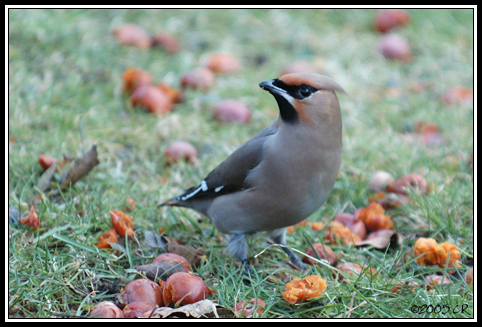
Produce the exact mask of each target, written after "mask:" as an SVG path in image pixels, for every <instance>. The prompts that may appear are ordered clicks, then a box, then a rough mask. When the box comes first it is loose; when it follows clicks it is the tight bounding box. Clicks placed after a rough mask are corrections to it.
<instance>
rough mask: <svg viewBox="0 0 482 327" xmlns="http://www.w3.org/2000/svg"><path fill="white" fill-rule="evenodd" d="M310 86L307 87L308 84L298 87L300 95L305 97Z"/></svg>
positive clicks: (309, 92) (308, 92)
mask: <svg viewBox="0 0 482 327" xmlns="http://www.w3.org/2000/svg"><path fill="white" fill-rule="evenodd" d="M311 93H312V92H311V88H310V87H308V86H301V87H300V95H301V96H302V97H303V98H307V97H309V96H310V95H311Z"/></svg>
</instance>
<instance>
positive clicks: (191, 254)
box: [162, 235, 201, 266]
mask: <svg viewBox="0 0 482 327" xmlns="http://www.w3.org/2000/svg"><path fill="white" fill-rule="evenodd" d="M162 239H163V241H164V242H166V248H167V251H166V252H170V253H175V254H179V255H180V256H183V257H184V258H186V260H187V262H189V264H191V265H195V266H196V265H199V263H200V262H201V251H199V250H198V249H194V248H192V247H189V246H185V245H181V244H179V243H178V242H176V241H175V240H173V239H172V238H169V237H168V236H166V235H162Z"/></svg>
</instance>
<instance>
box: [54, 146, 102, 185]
mask: <svg viewBox="0 0 482 327" xmlns="http://www.w3.org/2000/svg"><path fill="white" fill-rule="evenodd" d="M98 163H99V160H98V159H97V145H96V144H94V145H92V148H90V150H89V151H87V152H86V153H85V154H84V155H83V156H81V157H78V158H77V159H75V160H74V162H72V165H70V168H69V170H67V171H66V172H65V173H63V174H62V176H61V177H60V181H59V183H60V187H61V188H66V187H68V186H69V185H74V184H75V182H77V181H78V180H79V179H81V178H82V177H83V176H84V175H86V174H87V173H88V172H89V171H90V170H91V169H92V168H94V167H95V166H96V165H97V164H98Z"/></svg>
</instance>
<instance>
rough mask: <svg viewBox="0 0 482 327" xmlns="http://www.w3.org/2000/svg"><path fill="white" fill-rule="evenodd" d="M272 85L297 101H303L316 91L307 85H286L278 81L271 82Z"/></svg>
mask: <svg viewBox="0 0 482 327" xmlns="http://www.w3.org/2000/svg"><path fill="white" fill-rule="evenodd" d="M273 85H274V86H276V87H279V88H280V89H283V90H285V91H286V92H287V93H288V94H289V95H291V96H292V97H293V98H295V99H297V100H303V99H306V98H309V97H310V96H311V95H312V94H313V93H315V92H316V91H318V90H317V89H315V88H314V87H312V86H310V85H307V84H301V85H288V84H286V83H285V82H283V81H281V80H279V79H275V80H274V81H273Z"/></svg>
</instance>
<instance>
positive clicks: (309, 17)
mask: <svg viewBox="0 0 482 327" xmlns="http://www.w3.org/2000/svg"><path fill="white" fill-rule="evenodd" d="M378 11H379V10H377V9H344V10H343V9H303V10H302V9H229V10H227V9H77V10H72V9H70V10H68V9H10V10H8V18H9V23H8V28H9V30H8V55H9V61H8V69H9V71H8V95H9V97H8V140H7V142H8V197H7V200H8V207H9V213H10V212H13V211H18V216H19V217H24V216H26V215H27V214H28V212H29V210H30V206H31V204H32V203H34V209H35V211H36V212H37V214H38V216H39V219H40V222H41V225H40V226H39V228H38V230H35V229H34V228H32V227H29V226H25V225H23V224H20V223H18V222H17V220H18V219H15V217H13V218H12V219H9V220H7V222H6V225H7V223H8V226H6V230H5V231H6V233H7V235H6V237H5V239H8V253H6V257H7V258H8V262H6V264H7V263H8V281H7V283H8V296H7V301H8V309H7V310H8V314H6V315H8V317H10V318H54V317H69V316H81V317H86V316H87V315H88V313H89V309H90V308H92V307H93V306H95V305H96V304H97V303H99V302H101V301H103V300H112V301H115V296H116V295H117V294H118V293H119V292H120V290H121V289H122V288H123V287H124V286H125V285H127V283H128V282H130V281H132V280H133V279H134V278H138V277H139V275H138V274H137V273H136V272H135V267H137V266H139V265H142V264H146V263H150V262H151V261H152V260H153V259H154V258H155V257H156V256H158V255H159V254H161V253H162V252H163V250H162V248H157V247H152V244H148V242H147V241H146V237H145V235H146V234H145V233H146V232H147V231H152V232H154V233H156V234H157V233H159V231H161V232H162V233H163V234H165V235H167V236H169V237H171V238H173V239H177V240H178V241H179V242H182V243H183V244H184V245H186V246H189V247H193V248H196V249H199V250H200V252H201V253H202V257H201V262H200V263H199V264H198V265H196V266H194V267H193V270H194V273H195V274H197V275H198V276H200V277H202V278H203V279H204V280H205V282H206V284H207V285H208V286H209V288H211V289H212V290H214V291H216V292H217V294H212V295H211V296H210V299H211V300H213V301H214V302H215V303H217V304H219V305H220V306H222V307H225V308H228V309H232V308H233V307H234V305H235V303H237V302H240V301H242V300H249V299H250V298H260V299H262V300H263V301H264V302H265V309H264V311H263V312H262V313H261V314H260V315H258V316H257V317H260V318H348V317H349V318H474V293H473V291H474V289H473V287H472V286H471V285H468V284H467V283H466V281H465V279H464V276H465V273H466V272H467V271H468V270H469V269H470V268H471V267H472V266H473V265H474V168H473V164H471V160H473V159H471V156H473V154H474V104H473V101H460V100H458V99H455V100H453V101H447V100H446V98H444V96H446V94H447V92H449V91H450V90H451V89H453V88H454V87H463V88H465V89H470V90H472V89H473V88H474V56H473V54H474V33H473V31H474V11H473V9H407V10H406V11H407V12H408V13H409V15H410V17H411V19H410V21H409V22H408V23H407V24H406V25H404V26H400V27H397V28H395V29H394V30H393V32H394V33H397V34H398V35H401V36H402V37H403V38H405V39H406V40H407V42H408V44H409V46H410V49H411V58H410V60H406V61H403V60H402V61H400V60H396V59H389V58H386V57H384V56H383V55H382V54H381V53H380V51H379V49H378V42H379V39H380V38H381V37H382V35H383V34H382V33H380V32H378V31H377V30H376V29H375V27H374V21H375V16H376V15H377V13H378ZM125 23H132V24H136V25H138V26H141V27H142V28H144V29H145V30H146V31H147V32H148V33H149V34H150V35H154V34H155V33H157V32H159V31H164V32H166V33H169V34H171V35H172V36H173V37H175V38H176V39H177V40H178V41H179V43H180V49H179V51H178V52H176V53H173V54H170V53H168V52H167V51H166V50H165V49H163V48H162V47H155V48H149V49H142V48H138V47H134V46H126V45H120V44H119V42H117V40H116V38H115V37H114V35H113V34H112V33H111V32H112V30H113V29H114V28H115V27H117V26H119V25H121V24H125ZM215 52H228V53H231V54H233V55H234V56H236V57H237V58H238V59H239V61H240V63H241V69H240V70H239V72H236V73H234V74H219V73H218V74H216V75H215V79H214V82H213V85H212V86H211V87H210V88H209V89H207V90H195V89H189V88H187V89H185V90H184V96H185V99H184V101H183V102H182V103H179V104H176V105H175V106H174V109H173V111H172V112H170V113H167V114H164V115H160V116H159V115H154V114H152V113H150V112H148V111H147V110H145V109H144V108H142V107H139V106H132V104H131V103H130V100H129V97H128V96H127V95H126V94H125V93H124V92H123V90H122V85H123V79H122V75H123V73H124V71H125V70H126V69H127V68H129V67H136V68H141V69H143V70H144V71H147V72H149V73H150V74H151V76H152V79H153V82H154V83H159V82H161V81H162V82H166V83H168V84H170V85H172V86H173V87H174V88H180V80H181V77H182V76H183V74H184V73H186V72H188V71H191V70H193V69H194V68H196V67H199V66H203V65H204V64H205V62H206V60H207V58H208V56H209V55H210V54H211V53H215ZM300 61H301V62H305V63H308V64H310V65H311V67H312V69H314V70H316V71H317V72H319V73H321V74H324V75H327V76H329V77H331V78H333V79H334V80H335V81H337V82H338V83H339V84H340V85H341V86H342V87H343V88H344V89H345V90H346V91H347V93H348V94H349V96H346V95H343V94H340V95H339V100H340V104H341V109H342V114H343V128H344V130H343V147H344V148H343V161H342V166H341V169H340V173H339V177H338V179H337V182H336V184H335V187H334V189H333V191H332V192H331V194H330V196H329V198H328V200H327V202H326V204H325V205H323V206H322V207H321V208H320V209H319V210H318V211H317V212H316V213H315V214H313V215H312V216H311V217H309V218H308V221H310V222H322V223H324V224H326V225H327V224H329V222H330V221H332V219H333V217H334V216H335V215H336V214H338V213H342V212H347V213H353V212H354V211H355V210H356V209H357V208H363V207H366V206H367V205H368V204H369V203H370V201H371V200H372V199H373V197H374V192H373V191H371V190H370V189H369V187H368V184H369V182H370V180H371V177H372V176H373V174H374V173H375V172H376V171H379V170H382V171H386V172H388V173H390V174H391V175H392V176H393V177H394V179H398V178H399V177H402V176H404V175H407V174H411V173H416V174H419V175H421V176H423V178H424V179H425V180H427V182H428V187H429V192H428V193H427V194H418V193H417V192H411V193H410V194H409V201H408V202H407V203H406V204H404V205H402V206H400V207H397V208H394V209H387V210H386V212H385V214H386V215H389V216H390V217H391V220H392V221H393V223H394V226H393V230H394V231H396V232H397V233H398V234H399V235H400V236H401V237H402V238H403V241H402V242H401V244H398V245H397V246H392V247H390V248H388V249H375V248H373V247H371V246H367V247H355V246H353V245H343V244H339V243H335V244H330V243H329V242H328V241H327V240H326V239H325V236H326V235H325V233H326V231H325V229H321V230H314V229H312V228H309V226H296V227H295V228H294V231H293V232H292V233H290V234H289V235H288V246H290V247H291V248H292V249H294V250H296V251H302V252H304V251H305V250H306V249H308V248H309V247H310V246H311V244H313V243H324V244H327V245H330V246H332V249H333V250H334V251H335V253H336V255H337V257H338V260H339V262H355V263H359V264H361V265H366V266H367V267H370V268H373V269H374V270H375V271H376V272H377V273H376V274H375V275H371V274H366V273H363V274H360V276H359V277H358V278H354V279H353V280H352V282H339V281H338V280H337V279H336V278H335V277H334V272H335V269H334V268H333V267H332V266H330V265H327V264H324V265H321V266H312V267H310V269H309V270H307V271H300V270H295V269H293V268H292V267H290V266H289V265H288V264H287V263H286V260H287V258H286V255H285V254H284V252H283V251H282V250H281V249H280V248H278V247H274V246H269V245H268V244H267V243H266V242H265V239H264V236H263V235H262V234H261V235H256V236H253V237H252V238H251V240H250V243H249V244H250V258H249V261H250V263H251V264H252V266H253V269H254V270H255V271H256V276H255V277H254V278H253V280H252V281H251V283H246V282H245V281H243V278H242V265H241V264H240V263H239V262H237V261H236V260H234V259H232V258H231V257H230V256H229V255H228V254H227V253H226V251H225V246H226V244H227V243H226V238H225V236H224V235H222V234H221V233H220V232H218V231H216V229H215V228H214V227H213V225H212V224H210V222H209V219H207V218H204V219H203V217H202V216H201V215H200V214H198V213H196V212H194V211H191V210H188V209H182V208H157V204H159V203H161V202H163V201H165V200H167V199H168V198H170V197H172V196H175V195H178V194H179V193H180V192H181V191H183V190H184V189H186V188H188V187H191V186H193V185H197V184H199V182H200V181H201V180H202V179H203V178H204V177H205V176H206V175H207V174H208V173H209V172H210V171H211V170H212V169H213V168H215V167H216V166H217V165H218V164H219V163H220V162H221V161H222V160H223V159H224V158H226V157H227V155H229V154H230V153H231V152H232V151H234V150H235V149H236V148H237V147H238V146H240V145H241V144H242V143H244V142H245V141H247V140H248V139H250V138H251V137H252V136H254V135H255V134H257V133H258V132H259V131H260V130H261V129H263V128H264V127H265V126H267V125H268V124H269V123H270V122H271V121H273V119H275V118H276V117H277V115H278V110H277V106H276V102H275V101H274V99H273V97H271V96H270V95H269V94H268V93H266V92H264V91H263V90H261V89H260V88H259V86H258V84H259V83H260V82H261V81H265V80H268V79H273V78H277V77H279V76H280V75H281V74H282V71H283V70H284V69H287V66H288V65H289V64H291V63H293V62H300ZM223 99H237V100H240V101H242V102H243V103H245V104H246V105H247V106H248V107H249V108H250V110H251V121H250V122H249V123H248V124H240V123H231V124H225V123H220V122H218V121H216V120H215V119H213V118H212V114H211V111H210V108H211V106H213V105H214V104H216V103H217V102H219V101H220V100H223ZM423 124H425V125H427V124H430V126H432V129H434V130H435V133H434V134H431V135H435V136H434V138H429V140H428V141H427V140H426V139H424V136H425V134H423V133H421V132H420V128H419V127H420V126H423ZM176 140H183V141H187V142H189V143H191V144H192V145H193V146H194V147H195V148H196V149H197V151H198V155H199V158H198V160H197V162H196V163H195V164H191V163H189V162H186V161H180V162H177V163H174V164H172V165H170V166H168V165H166V163H165V162H166V158H165V155H164V152H165V150H166V149H167V147H168V146H169V144H171V143H172V142H173V141H176ZM94 143H95V144H96V145H97V151H98V159H99V164H98V165H96V166H95V167H94V168H93V169H92V170H91V171H90V172H89V173H88V174H86V175H85V176H83V177H82V178H81V179H80V180H79V181H78V182H77V183H75V184H74V185H72V186H71V187H70V188H67V189H55V187H53V188H54V190H52V193H50V194H49V193H43V192H40V190H39V187H38V185H39V184H38V183H39V179H40V177H41V176H42V173H43V169H42V168H41V167H40V166H39V164H38V161H37V159H38V157H39V155H41V154H45V155H49V156H51V157H56V158H58V159H59V161H63V160H64V159H63V158H65V159H66V160H67V162H66V163H65V165H64V167H62V168H61V169H60V171H58V172H56V173H55V175H54V178H55V179H57V180H58V179H59V178H60V176H61V174H62V172H63V171H64V170H65V169H68V167H69V165H70V164H71V162H72V161H73V159H74V158H76V157H79V156H82V154H83V153H84V152H86V151H88V150H89V149H90V148H91V146H92V145H93V144H94ZM127 199H132V200H134V201H135V203H136V204H135V210H133V211H129V214H130V215H131V216H132V218H133V221H134V231H135V232H136V233H137V236H136V237H133V238H129V239H127V238H126V239H124V238H122V237H121V238H119V245H120V246H119V247H118V248H117V250H116V251H114V250H110V249H107V250H105V249H103V250H98V249H97V248H96V244H97V241H98V238H99V236H101V235H102V234H103V233H104V232H105V231H106V230H107V229H108V228H110V227H112V223H111V218H110V215H109V211H110V210H113V209H120V210H124V208H125V207H126V200H127ZM14 215H15V214H14ZM420 237H425V238H433V239H435V240H436V241H437V242H439V243H442V242H445V241H448V242H452V243H454V244H456V246H457V247H458V248H459V250H460V253H461V259H460V261H459V262H460V267H458V268H457V269H456V271H455V272H454V273H452V274H449V273H448V271H449V269H446V268H441V267H439V266H437V265H434V266H424V265H419V264H417V262H416V259H415V257H414V256H413V251H412V249H413V245H414V243H415V241H416V240H417V239H418V238H420ZM257 254H259V255H257ZM6 261H7V260H6ZM313 274H314V275H319V276H321V277H322V278H324V279H326V281H327V290H326V292H325V293H324V294H323V295H322V296H320V297H317V298H314V299H310V300H307V301H303V302H301V303H297V304H294V305H292V304H289V303H288V302H287V301H285V299H284V298H283V297H282V295H281V294H282V292H283V289H284V285H285V283H287V282H288V281H290V280H292V279H293V278H302V277H306V276H308V275H313ZM429 274H438V275H440V276H444V278H445V279H448V280H449V281H450V284H449V285H447V286H437V287H435V288H432V289H430V290H427V289H426V287H425V284H426V283H425V277H426V276H427V275H429ZM407 281H414V282H417V283H419V284H420V285H421V286H420V287H417V288H415V289H414V290H413V291H412V290H408V291H400V292H394V293H392V292H391V290H392V288H393V287H394V286H395V285H396V284H397V283H399V282H407ZM424 306H425V307H424ZM437 306H439V308H444V310H442V311H440V310H439V311H438V312H437V310H431V309H428V310H424V308H436V307H437ZM444 306H445V307H444ZM447 308H448V310H445V309H447ZM226 317H227V318H230V317H233V315H232V314H226Z"/></svg>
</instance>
